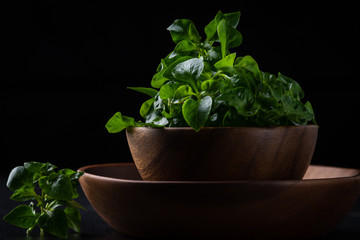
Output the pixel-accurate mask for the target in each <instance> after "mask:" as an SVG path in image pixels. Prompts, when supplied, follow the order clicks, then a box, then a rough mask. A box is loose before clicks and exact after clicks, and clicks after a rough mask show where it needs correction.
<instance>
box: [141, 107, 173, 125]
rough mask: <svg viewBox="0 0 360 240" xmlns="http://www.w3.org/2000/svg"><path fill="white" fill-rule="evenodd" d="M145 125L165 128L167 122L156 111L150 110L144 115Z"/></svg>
mask: <svg viewBox="0 0 360 240" xmlns="http://www.w3.org/2000/svg"><path fill="white" fill-rule="evenodd" d="M145 122H146V123H151V124H155V125H156V126H165V125H166V124H168V123H169V121H168V120H167V119H166V118H165V117H164V116H163V115H162V114H161V112H159V111H157V110H152V111H150V112H149V113H148V114H147V115H146V121H145Z"/></svg>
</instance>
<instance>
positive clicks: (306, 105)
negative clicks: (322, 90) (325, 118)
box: [304, 101, 317, 125]
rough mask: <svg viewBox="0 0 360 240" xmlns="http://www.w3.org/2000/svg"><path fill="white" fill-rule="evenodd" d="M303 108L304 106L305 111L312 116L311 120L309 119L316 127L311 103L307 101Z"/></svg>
mask: <svg viewBox="0 0 360 240" xmlns="http://www.w3.org/2000/svg"><path fill="white" fill-rule="evenodd" d="M304 106H305V108H306V110H308V112H309V113H310V114H312V115H313V118H312V119H311V121H313V123H314V124H316V125H317V122H316V120H315V113H314V110H313V107H312V105H311V103H310V102H309V101H307V102H306V103H305V105H304Z"/></svg>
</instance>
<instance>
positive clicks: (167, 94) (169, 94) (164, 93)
mask: <svg viewBox="0 0 360 240" xmlns="http://www.w3.org/2000/svg"><path fill="white" fill-rule="evenodd" d="M179 86H180V84H179V83H174V82H168V83H166V84H165V85H163V86H162V87H161V88H160V91H159V96H160V98H161V99H169V98H173V97H174V94H175V91H176V89H178V87H179Z"/></svg>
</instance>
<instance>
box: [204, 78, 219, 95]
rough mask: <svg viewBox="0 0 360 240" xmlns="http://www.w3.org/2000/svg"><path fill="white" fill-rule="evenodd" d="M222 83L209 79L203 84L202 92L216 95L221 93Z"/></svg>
mask: <svg viewBox="0 0 360 240" xmlns="http://www.w3.org/2000/svg"><path fill="white" fill-rule="evenodd" d="M220 88H221V82H220V81H218V80H213V79H209V80H206V81H204V82H202V83H201V90H202V91H206V92H208V93H212V94H214V93H216V92H218V91H220Z"/></svg>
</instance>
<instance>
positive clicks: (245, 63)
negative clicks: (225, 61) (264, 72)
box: [235, 55, 261, 78]
mask: <svg viewBox="0 0 360 240" xmlns="http://www.w3.org/2000/svg"><path fill="white" fill-rule="evenodd" d="M235 67H238V68H242V69H246V70H247V71H250V72H252V73H253V74H254V76H255V77H257V78H260V75H261V71H260V69H259V66H258V64H257V62H256V61H255V60H254V58H252V57H251V56H249V55H247V56H245V57H242V58H239V60H238V61H236V64H235Z"/></svg>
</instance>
